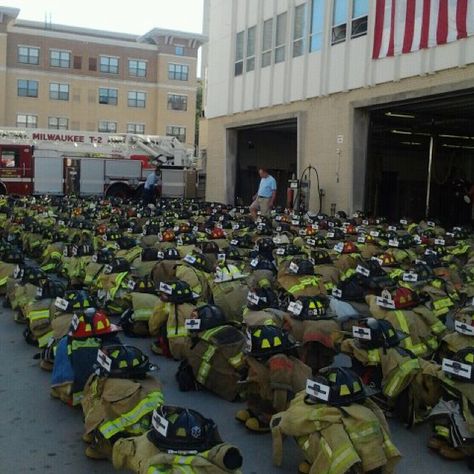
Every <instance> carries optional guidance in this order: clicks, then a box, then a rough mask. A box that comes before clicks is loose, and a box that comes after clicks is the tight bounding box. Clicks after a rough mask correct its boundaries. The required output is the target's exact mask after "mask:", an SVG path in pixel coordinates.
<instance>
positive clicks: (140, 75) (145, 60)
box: [128, 58, 148, 78]
mask: <svg viewBox="0 0 474 474" xmlns="http://www.w3.org/2000/svg"><path fill="white" fill-rule="evenodd" d="M131 62H135V63H137V67H136V68H135V69H136V71H137V73H138V71H142V70H143V69H142V68H139V67H138V64H139V63H144V64H145V69H144V74H143V75H142V74H134V73H132V72H131V71H132V70H133V69H134V68H131V67H130V63H131ZM128 75H129V76H132V77H141V78H145V77H147V76H148V60H147V59H137V58H128Z"/></svg>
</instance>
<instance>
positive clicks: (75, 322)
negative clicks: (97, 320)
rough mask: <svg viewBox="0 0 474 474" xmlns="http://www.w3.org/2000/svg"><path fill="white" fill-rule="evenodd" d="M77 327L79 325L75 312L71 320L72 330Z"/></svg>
mask: <svg viewBox="0 0 474 474" xmlns="http://www.w3.org/2000/svg"><path fill="white" fill-rule="evenodd" d="M78 327H79V318H78V317H77V314H75V315H74V316H73V317H72V320H71V328H72V330H73V331H75V330H76V329H77V328H78Z"/></svg>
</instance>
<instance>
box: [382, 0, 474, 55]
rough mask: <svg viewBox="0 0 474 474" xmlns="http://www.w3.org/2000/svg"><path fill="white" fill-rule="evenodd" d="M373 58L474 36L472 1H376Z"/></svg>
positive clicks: (473, 2) (409, 51) (473, 6)
mask: <svg viewBox="0 0 474 474" xmlns="http://www.w3.org/2000/svg"><path fill="white" fill-rule="evenodd" d="M376 1H377V5H376V15H375V31H374V50H373V58H374V59H379V58H385V57H389V56H396V55H399V54H404V53H411V52H413V51H418V50H420V49H425V48H431V47H433V46H437V45H442V44H446V43H451V42H453V41H456V40H459V39H462V38H467V37H468V36H471V35H474V0H376Z"/></svg>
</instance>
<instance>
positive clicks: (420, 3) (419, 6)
mask: <svg viewBox="0 0 474 474" xmlns="http://www.w3.org/2000/svg"><path fill="white" fill-rule="evenodd" d="M424 4H425V0H416V7H415V30H414V32H413V41H412V43H411V44H412V46H411V49H410V51H418V50H419V49H420V43H421V27H422V25H423V7H424Z"/></svg>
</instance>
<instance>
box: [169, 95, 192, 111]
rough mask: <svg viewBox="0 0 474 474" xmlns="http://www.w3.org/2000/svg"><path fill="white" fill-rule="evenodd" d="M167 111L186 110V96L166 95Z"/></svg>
mask: <svg viewBox="0 0 474 474" xmlns="http://www.w3.org/2000/svg"><path fill="white" fill-rule="evenodd" d="M168 110H182V111H186V110H188V96H187V95H181V94H168Z"/></svg>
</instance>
